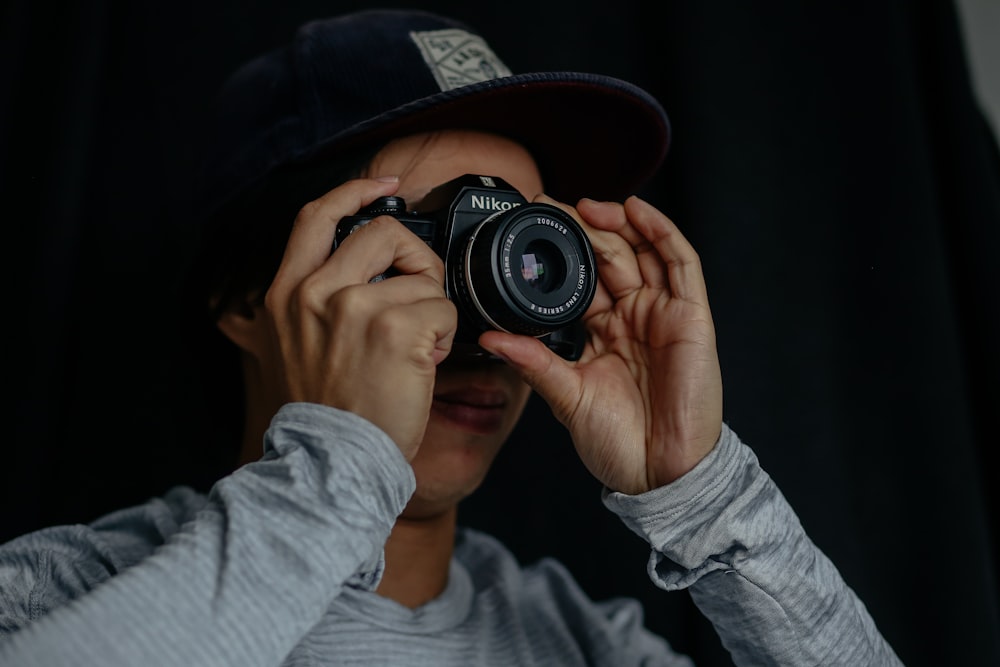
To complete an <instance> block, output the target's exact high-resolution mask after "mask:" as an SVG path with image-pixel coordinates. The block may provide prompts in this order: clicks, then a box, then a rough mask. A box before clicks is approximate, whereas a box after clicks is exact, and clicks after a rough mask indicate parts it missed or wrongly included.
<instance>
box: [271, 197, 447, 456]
mask: <svg viewBox="0 0 1000 667" xmlns="http://www.w3.org/2000/svg"><path fill="white" fill-rule="evenodd" d="M398 185H399V184H398V181H395V180H391V181H390V180H375V179H357V180H353V181H349V182H347V183H345V184H343V185H341V186H339V187H337V188H334V189H333V190H331V191H330V192H328V193H327V194H325V195H324V196H323V197H321V198H319V199H317V200H316V201H313V202H311V203H309V204H307V205H306V206H305V207H303V209H302V210H301V212H300V213H299V215H298V217H297V218H296V220H295V224H294V226H293V228H292V232H291V234H290V236H289V239H288V244H287V247H286V249H285V254H284V256H283V258H282V261H281V265H280V267H279V269H278V272H277V275H276V276H275V278H274V281H273V283H272V284H271V287H270V288H269V289H268V291H267V294H266V296H265V298H264V305H265V310H266V312H267V314H268V316H269V317H270V319H271V322H272V323H273V333H274V336H273V340H274V343H275V345H276V348H277V349H276V358H277V359H278V364H277V366H278V367H277V368H276V371H277V373H276V374H277V376H278V377H277V378H274V381H275V382H276V383H277V388H278V390H279V392H280V394H281V397H282V399H283V400H284V401H286V402H291V401H307V402H311V403H322V404H324V405H329V406H332V407H335V408H339V409H342V410H348V411H350V412H353V413H355V414H357V415H359V416H361V417H364V418H365V419H367V420H369V421H370V422H372V423H373V424H375V425H376V426H378V427H379V428H381V429H382V430H383V431H385V432H386V433H387V434H388V435H389V437H390V438H392V439H393V441H395V443H396V444H397V446H398V447H399V449H400V451H402V453H403V455H404V456H405V457H406V458H407V460H412V458H413V456H414V455H416V453H417V448H418V447H419V446H420V442H421V440H422V439H423V435H424V430H425V428H426V426H427V420H428V417H429V414H430V407H431V401H432V398H433V390H434V379H435V375H436V369H437V364H439V363H440V362H441V361H442V360H443V359H444V358H445V357H446V356H447V355H448V353H449V352H450V350H451V344H452V341H453V339H454V336H455V329H456V326H457V313H456V310H455V306H454V304H453V303H452V302H451V301H449V300H448V298H447V297H446V296H445V292H444V287H443V284H444V265H443V263H442V261H441V259H440V258H439V257H438V256H437V254H436V253H435V252H434V251H433V250H431V249H430V248H429V247H428V245H427V244H426V243H425V242H424V241H422V240H421V239H420V238H419V237H417V236H416V235H415V234H413V233H412V232H411V231H410V230H408V229H407V228H406V227H404V226H403V225H402V224H401V223H400V222H399V221H397V220H395V219H394V218H391V217H388V216H381V217H378V218H376V219H374V220H372V221H371V222H370V223H369V224H367V225H365V226H364V227H362V228H360V229H359V230H357V231H356V232H354V233H353V234H351V235H350V236H349V237H348V238H347V239H345V240H344V242H343V243H342V244H341V245H340V247H339V248H338V249H337V251H336V252H334V253H333V254H331V251H330V249H331V248H332V247H333V239H334V232H335V230H336V225H337V222H338V221H339V220H340V219H341V218H342V217H344V216H346V215H352V214H355V213H357V211H358V210H359V209H360V208H361V207H362V206H365V205H367V204H369V203H371V202H372V201H374V200H375V198H377V197H380V196H384V195H390V194H393V193H394V192H395V191H396V189H397V187H398ZM390 266H392V267H394V268H395V270H396V272H397V273H398V274H399V275H395V276H393V277H392V278H389V279H387V280H383V281H380V282H377V283H370V282H369V280H370V279H371V278H372V277H374V276H376V275H378V274H379V273H382V272H384V271H385V270H386V269H387V268H388V267H390Z"/></svg>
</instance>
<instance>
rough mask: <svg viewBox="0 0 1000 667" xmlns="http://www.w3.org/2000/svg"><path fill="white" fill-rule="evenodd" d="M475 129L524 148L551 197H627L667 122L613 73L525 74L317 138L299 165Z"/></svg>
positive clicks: (657, 159) (654, 161) (663, 145)
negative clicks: (415, 137)
mask: <svg viewBox="0 0 1000 667" xmlns="http://www.w3.org/2000/svg"><path fill="white" fill-rule="evenodd" d="M449 128H455V129H459V128H461V129H478V130H483V131H488V132H494V133H497V134H500V135H503V136H506V137H508V138H510V139H513V140H515V141H517V142H519V143H521V144H523V145H524V146H525V147H526V148H527V149H528V150H529V151H530V152H531V153H532V155H533V156H534V158H535V160H536V161H537V162H538V165H539V168H540V170H541V173H542V177H543V180H544V186H545V190H546V193H547V194H549V195H550V196H552V197H554V198H556V199H558V200H560V201H565V202H568V203H575V202H576V201H577V200H578V199H580V198H581V197H590V198H592V199H599V200H609V201H620V200H622V199H624V198H625V197H627V196H628V195H630V194H634V193H635V192H636V191H637V190H638V189H639V188H641V187H642V186H643V185H644V184H645V183H646V182H647V181H648V180H649V179H650V178H651V177H652V175H653V174H654V173H655V172H656V170H657V169H658V168H659V166H660V164H661V163H662V162H663V159H664V158H665V156H666V153H667V149H668V147H669V143H670V124H669V121H668V119H667V116H666V113H665V112H664V111H663V109H662V107H661V106H660V104H659V103H658V102H657V101H656V100H655V99H654V98H653V97H652V96H650V95H649V94H648V93H646V92H645V91H644V90H642V89H641V88H638V87H636V86H634V85H632V84H630V83H628V82H625V81H622V80H619V79H615V78H612V77H606V76H600V75H595V74H585V73H576V72H545V73H535V74H519V75H514V76H509V77H503V78H499V79H491V80H489V81H483V82H481V83H477V84H473V85H468V86H463V87H461V88H455V89H452V90H447V91H443V92H440V93H436V94H434V95H431V96H428V97H424V98H421V99H418V100H415V101H413V102H410V103H408V104H405V105H402V106H400V107H397V108H395V109H392V110H390V111H387V112H385V113H382V114H380V115H379V116H376V117H374V118H371V119H369V120H367V121H365V122H363V123H359V124H357V125H354V126H352V127H350V128H348V129H346V130H343V131H341V132H338V133H337V134H334V135H332V136H330V137H327V138H326V139H324V140H323V141H320V142H318V143H315V144H313V145H312V146H311V147H310V149H309V150H308V151H307V152H303V153H301V154H299V155H297V156H294V157H293V160H294V161H295V162H299V163H302V162H310V163H311V162H314V161H322V159H323V157H324V156H328V155H330V154H332V153H334V152H337V151H339V150H343V149H348V148H355V147H359V146H362V145H365V144H375V143H379V142H382V141H386V140H390V139H392V138H395V137H400V136H404V135H408V134H413V133H417V132H427V131H434V130H442V129H449Z"/></svg>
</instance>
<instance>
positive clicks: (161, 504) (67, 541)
mask: <svg viewBox="0 0 1000 667" xmlns="http://www.w3.org/2000/svg"><path fill="white" fill-rule="evenodd" d="M204 503H205V498H204V496H203V495H201V494H198V493H196V492H194V491H193V490H191V489H188V488H175V489H171V490H170V491H168V492H167V493H166V494H164V495H163V496H162V497H159V498H154V499H152V500H149V501H147V502H145V503H142V504H139V505H136V506H133V507H129V508H126V509H121V510H118V511H115V512H112V513H110V514H107V515H105V516H103V517H101V518H99V519H97V520H96V521H94V522H93V523H90V524H86V525H84V524H76V525H64V526H52V527H49V528H43V529H41V530H37V531H35V532H32V533H27V534H25V535H22V536H20V537H17V538H15V539H13V540H11V541H9V542H7V543H6V544H4V545H2V546H0V607H2V608H0V617H3V618H4V619H5V622H4V625H8V624H9V623H10V622H12V619H13V618H16V617H18V616H22V615H23V617H24V618H26V619H30V618H34V617H37V616H39V615H41V614H43V613H45V612H47V611H48V610H50V609H52V608H54V607H57V606H60V605H62V604H64V603H66V602H68V601H69V600H72V599H74V598H76V597H78V596H80V595H82V594H83V593H85V592H87V591H89V590H92V589H93V588H95V587H96V586H97V585H99V584H100V583H102V582H104V581H106V580H107V579H109V578H111V577H112V576H114V575H116V574H118V573H119V572H121V571H122V570H124V569H126V568H128V567H129V566H131V565H134V564H135V563H138V562H139V561H141V560H143V559H144V558H146V557H147V556H149V555H150V554H151V553H152V552H153V551H155V549H156V548H157V547H159V546H160V545H161V544H163V543H164V542H165V541H166V540H167V539H169V537H170V536H171V535H173V534H174V533H176V532H177V530H178V529H179V527H180V526H181V525H183V524H184V523H185V522H186V521H187V520H188V519H190V518H192V517H193V516H194V514H196V513H197V511H198V510H199V509H200V508H201V507H202V506H204ZM19 608H20V609H21V611H20V612H18V609H19Z"/></svg>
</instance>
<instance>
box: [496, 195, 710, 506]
mask: <svg viewBox="0 0 1000 667" xmlns="http://www.w3.org/2000/svg"><path fill="white" fill-rule="evenodd" d="M540 200H543V201H546V202H547V203H551V204H555V205H558V206H560V207H561V208H563V209H564V210H566V211H567V212H568V213H570V214H571V215H573V216H574V217H575V218H576V219H577V220H578V221H579V222H580V223H581V225H583V227H584V229H586V230H587V233H588V235H589V236H590V239H591V242H592V244H593V246H594V254H595V257H596V258H597V265H598V266H597V268H598V274H599V278H600V281H599V286H598V290H597V295H596V296H595V298H594V303H593V304H592V305H591V307H590V309H589V310H588V311H587V315H586V318H585V321H586V324H587V330H588V332H589V340H588V342H587V344H586V346H585V348H584V352H583V356H582V357H581V358H580V360H579V361H577V362H575V363H570V362H567V361H565V360H564V359H562V358H560V357H559V356H558V355H556V354H554V353H553V352H552V351H551V350H549V349H548V348H546V347H545V346H544V345H543V344H542V343H541V342H540V341H538V340H537V339H533V338H530V337H525V336H514V335H512V334H506V333H502V332H496V331H490V332H486V333H484V334H482V336H481V338H480V341H479V342H480V345H482V346H483V347H484V348H486V349H487V350H490V351H491V352H493V353H494V354H496V355H498V356H500V357H502V358H504V359H506V360H507V361H508V363H509V364H510V365H512V366H513V367H514V368H516V369H518V371H519V372H520V373H521V375H522V377H523V378H524V380H525V381H526V382H528V384H530V385H531V386H532V388H534V389H535V390H536V391H537V392H538V393H539V395H541V396H542V398H544V399H545V400H546V402H548V404H549V406H550V407H551V408H552V411H553V413H554V414H555V416H556V417H557V418H558V419H559V420H560V421H561V422H562V423H563V424H564V425H565V426H566V427H567V428H568V429H569V432H570V435H571V436H572V438H573V442H574V444H575V446H576V449H577V452H578V453H579V455H580V457H581V459H582V460H583V462H584V464H585V465H586V466H587V468H588V470H590V472H591V473H593V474H594V476H596V477H597V479H598V480H600V481H601V483H603V484H604V485H605V486H607V487H608V488H610V489H612V490H615V491H622V492H624V493H630V494H635V493H642V492H644V491H648V490H650V489H653V488H656V487H658V486H661V485H663V484H667V483H669V482H672V481H674V480H675V479H677V478H678V477H680V476H681V475H683V474H684V473H686V472H687V471H689V470H690V469H691V468H693V467H694V466H695V465H696V464H697V463H698V462H699V461H700V460H701V459H703V458H704V457H705V455H706V454H708V452H710V451H711V450H712V448H713V447H714V445H715V442H716V441H717V440H718V438H719V435H720V434H721V431H722V376H721V372H720V369H719V358H718V353H717V351H716V346H715V327H714V325H713V323H712V315H711V311H710V309H709V306H708V294H707V290H706V287H705V279H704V276H703V275H702V271H701V262H700V260H699V258H698V255H697V253H696V252H695V251H694V249H693V248H692V247H691V245H690V244H689V243H688V242H687V240H686V239H685V238H684V237H683V236H682V235H681V233H680V231H679V230H678V229H677V227H676V226H675V225H674V224H673V222H671V221H670V220H669V219H668V218H667V217H666V216H665V215H663V214H662V213H661V212H660V211H658V210H656V209H655V208H654V207H652V206H651V205H649V204H648V203H646V202H645V201H643V200H641V199H639V198H638V197H630V198H629V199H628V200H626V201H625V203H624V205H622V204H616V203H607V202H596V201H592V200H588V199H583V200H581V201H580V202H579V204H578V205H577V209H576V210H574V209H573V208H572V207H569V206H566V205H562V204H558V203H556V202H553V201H552V200H549V199H547V198H540Z"/></svg>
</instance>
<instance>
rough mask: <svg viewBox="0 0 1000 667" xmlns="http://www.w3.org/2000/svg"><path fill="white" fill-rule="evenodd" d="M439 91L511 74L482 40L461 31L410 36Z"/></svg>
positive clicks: (452, 30) (421, 33)
mask: <svg viewBox="0 0 1000 667" xmlns="http://www.w3.org/2000/svg"><path fill="white" fill-rule="evenodd" d="M410 38H411V39H412V40H413V41H414V43H415V44H416V45H417V48H418V49H420V53H421V54H422V55H423V56H424V62H426V63H427V67H429V68H430V70H431V73H432V74H433V75H434V79H435V80H436V81H437V82H438V85H439V86H440V87H441V90H451V89H452V88H460V87H461V86H468V85H469V84H472V83H479V82H481V81H489V80H490V79H499V78H500V77H504V76H510V75H511V71H510V70H509V69H508V68H507V66H506V65H504V64H503V62H502V61H501V60H500V58H498V57H497V55H496V54H495V53H493V50H492V49H490V47H489V46H487V45H486V42H485V41H483V38H482V37H479V36H478V35H473V34H471V33H469V32H466V31H465V30H458V29H449V30H427V31H424V32H416V31H414V32H411V33H410Z"/></svg>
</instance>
